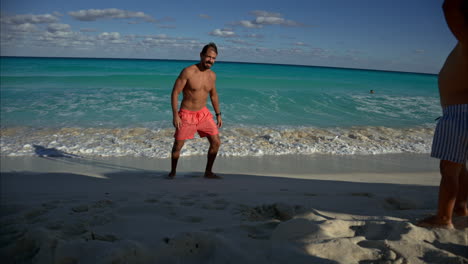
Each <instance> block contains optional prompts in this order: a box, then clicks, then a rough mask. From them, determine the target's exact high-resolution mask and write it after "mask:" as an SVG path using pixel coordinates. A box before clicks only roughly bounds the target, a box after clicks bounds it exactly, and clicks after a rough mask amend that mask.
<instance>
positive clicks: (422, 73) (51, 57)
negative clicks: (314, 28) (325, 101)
mask: <svg viewBox="0 0 468 264" xmlns="http://www.w3.org/2000/svg"><path fill="white" fill-rule="evenodd" d="M0 58H33V59H34V58H37V59H40V58H42V59H100V60H149V61H191V62H196V61H198V60H189V59H147V58H105V57H64V56H9V55H0ZM216 63H238V64H260V65H278V66H296V67H310V68H328V69H345V70H356V71H375V72H389V73H404V74H419V75H433V76H437V75H438V74H436V73H426V72H410V71H396V70H379V69H366V68H349V67H337V66H319V65H305V64H287V63H267V62H245V61H217V62H216Z"/></svg>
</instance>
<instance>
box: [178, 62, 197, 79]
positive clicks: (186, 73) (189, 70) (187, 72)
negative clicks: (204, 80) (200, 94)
mask: <svg viewBox="0 0 468 264" xmlns="http://www.w3.org/2000/svg"><path fill="white" fill-rule="evenodd" d="M197 70H198V68H197V66H196V65H190V66H188V67H185V68H184V69H183V70H182V72H181V73H180V76H182V77H186V78H188V77H190V76H191V75H193V74H195V73H196V71H197Z"/></svg>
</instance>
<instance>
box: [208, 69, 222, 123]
mask: <svg viewBox="0 0 468 264" xmlns="http://www.w3.org/2000/svg"><path fill="white" fill-rule="evenodd" d="M213 76H214V77H213V78H214V80H213V89H211V91H210V99H211V104H212V105H213V109H214V110H215V113H216V114H220V115H217V116H216V122H217V123H218V127H222V126H223V119H222V117H221V109H220V108H219V98H218V92H217V91H216V74H215V73H213Z"/></svg>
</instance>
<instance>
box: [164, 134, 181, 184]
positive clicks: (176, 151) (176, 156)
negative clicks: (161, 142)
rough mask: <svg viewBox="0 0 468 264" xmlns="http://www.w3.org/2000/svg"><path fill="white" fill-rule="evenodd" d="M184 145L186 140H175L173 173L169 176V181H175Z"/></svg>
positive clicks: (172, 154)
mask: <svg viewBox="0 0 468 264" xmlns="http://www.w3.org/2000/svg"><path fill="white" fill-rule="evenodd" d="M184 143H185V140H174V145H173V146H172V153H171V172H169V175H167V177H168V178H169V179H173V178H174V177H175V176H176V171H177V162H178V161H179V157H180V151H181V150H182V147H183V146H184Z"/></svg>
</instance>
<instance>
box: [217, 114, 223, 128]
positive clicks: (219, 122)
mask: <svg viewBox="0 0 468 264" xmlns="http://www.w3.org/2000/svg"><path fill="white" fill-rule="evenodd" d="M216 122H217V123H218V128H221V127H222V126H223V119H222V118H221V115H219V116H217V117H216Z"/></svg>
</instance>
